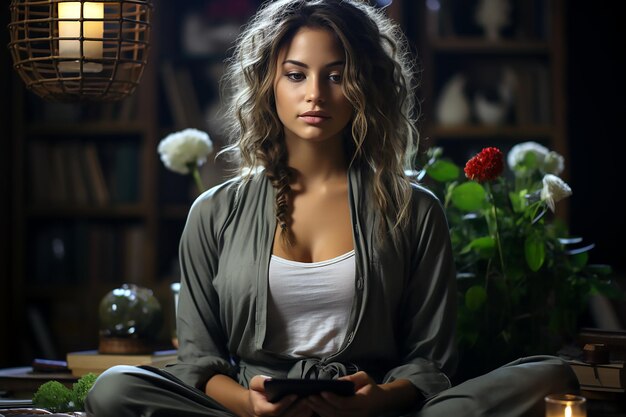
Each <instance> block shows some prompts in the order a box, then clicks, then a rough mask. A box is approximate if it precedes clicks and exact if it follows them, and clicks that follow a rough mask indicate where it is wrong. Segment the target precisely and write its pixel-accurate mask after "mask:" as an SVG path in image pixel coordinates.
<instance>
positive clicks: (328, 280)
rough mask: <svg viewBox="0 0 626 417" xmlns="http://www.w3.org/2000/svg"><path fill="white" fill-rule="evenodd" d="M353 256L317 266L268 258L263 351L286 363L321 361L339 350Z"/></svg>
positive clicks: (349, 300)
mask: <svg viewBox="0 0 626 417" xmlns="http://www.w3.org/2000/svg"><path fill="white" fill-rule="evenodd" d="M355 274H356V263H355V260H354V250H352V251H350V252H348V253H346V254H343V255H341V256H338V257H336V258H333V259H329V260H327V261H321V262H313V263H306V262H296V261H291V260H288V259H283V258H280V257H278V256H275V255H272V259H271V260H270V267H269V298H268V311H267V315H268V317H267V335H266V339H265V344H264V348H265V349H267V350H269V351H271V352H276V353H280V354H283V355H288V356H290V357H309V358H310V357H316V358H320V357H324V356H328V355H330V354H332V353H334V352H336V351H338V350H339V348H340V347H341V345H342V343H343V341H344V338H345V336H346V330H347V328H348V321H349V319H350V310H351V308H352V302H353V299H354V294H355V290H354V285H355V279H354V277H355Z"/></svg>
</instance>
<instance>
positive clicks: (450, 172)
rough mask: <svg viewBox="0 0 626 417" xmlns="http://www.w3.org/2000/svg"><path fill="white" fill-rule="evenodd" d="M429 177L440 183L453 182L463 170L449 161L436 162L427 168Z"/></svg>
mask: <svg viewBox="0 0 626 417" xmlns="http://www.w3.org/2000/svg"><path fill="white" fill-rule="evenodd" d="M426 172H427V173H428V175H429V176H430V177H431V178H432V179H434V180H436V181H439V182H448V181H453V180H455V179H457V178H458V177H459V174H460V172H461V169H460V168H459V167H458V166H457V165H456V164H454V163H452V162H449V161H441V160H439V161H435V162H433V164H432V165H430V166H429V167H428V168H426Z"/></svg>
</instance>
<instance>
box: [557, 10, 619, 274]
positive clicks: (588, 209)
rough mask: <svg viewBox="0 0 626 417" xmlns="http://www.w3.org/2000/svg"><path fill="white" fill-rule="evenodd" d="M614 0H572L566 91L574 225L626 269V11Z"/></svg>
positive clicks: (606, 258)
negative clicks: (625, 42)
mask: <svg viewBox="0 0 626 417" xmlns="http://www.w3.org/2000/svg"><path fill="white" fill-rule="evenodd" d="M618 5H619V3H616V2H611V1H599V2H593V3H591V2H589V3H586V2H568V4H567V6H568V7H569V12H568V16H567V34H566V36H567V62H568V65H567V68H568V74H565V76H567V89H568V92H567V93H568V129H569V144H570V153H571V157H570V161H571V162H570V165H569V169H570V177H571V179H570V185H571V186H572V189H573V191H574V194H573V195H572V197H571V201H570V204H571V206H570V207H571V222H570V224H571V230H572V232H573V233H575V234H578V235H579V236H582V237H584V238H585V240H586V241H588V242H593V243H595V244H596V247H595V249H594V250H593V251H592V252H591V259H592V260H593V261H595V262H603V263H607V264H610V265H612V266H613V267H614V269H615V270H616V272H618V273H619V274H620V275H621V276H623V275H624V273H625V269H626V263H625V262H626V245H625V244H624V237H626V229H625V227H624V218H625V217H626V215H625V214H624V186H623V176H624V168H625V167H626V164H625V163H624V139H626V138H625V134H624V122H625V116H626V106H625V105H624V100H625V98H626V94H625V89H624V76H625V74H626V67H625V66H624V54H625V51H624V43H623V39H624V38H625V35H626V31H625V30H624V24H625V22H624V17H626V15H625V13H624V12H623V11H618V10H621V9H620V8H619V7H618Z"/></svg>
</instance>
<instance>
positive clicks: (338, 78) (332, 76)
mask: <svg viewBox="0 0 626 417" xmlns="http://www.w3.org/2000/svg"><path fill="white" fill-rule="evenodd" d="M328 78H329V79H330V80H331V81H332V82H334V83H340V82H341V74H330V75H329V76H328Z"/></svg>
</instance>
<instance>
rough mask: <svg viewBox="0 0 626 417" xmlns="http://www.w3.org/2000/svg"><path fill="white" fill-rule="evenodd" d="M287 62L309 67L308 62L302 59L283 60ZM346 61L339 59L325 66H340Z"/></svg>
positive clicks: (284, 62)
mask: <svg viewBox="0 0 626 417" xmlns="http://www.w3.org/2000/svg"><path fill="white" fill-rule="evenodd" d="M285 64H293V65H297V66H299V67H302V68H309V66H308V65H307V64H305V63H304V62H300V61H296V60H295V59H286V60H284V61H283V65H285ZM343 65H344V62H343V61H341V60H339V61H333V62H330V63H328V64H326V65H324V67H325V68H330V67H338V66H343Z"/></svg>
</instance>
